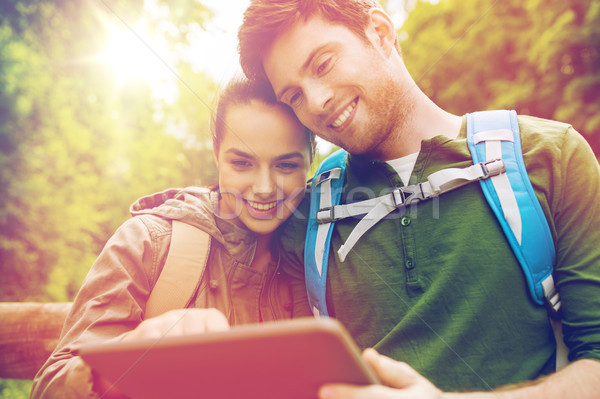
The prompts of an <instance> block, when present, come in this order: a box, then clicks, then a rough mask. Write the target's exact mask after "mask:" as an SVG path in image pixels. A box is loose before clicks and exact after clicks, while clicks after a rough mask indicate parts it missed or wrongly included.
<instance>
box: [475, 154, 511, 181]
mask: <svg viewBox="0 0 600 399" xmlns="http://www.w3.org/2000/svg"><path fill="white" fill-rule="evenodd" d="M479 165H481V170H482V171H483V179H487V178H488V177H492V176H497V175H499V174H502V173H505V172H506V165H505V164H504V160H503V159H501V158H498V159H493V160H491V161H487V162H480V163H479Z"/></svg>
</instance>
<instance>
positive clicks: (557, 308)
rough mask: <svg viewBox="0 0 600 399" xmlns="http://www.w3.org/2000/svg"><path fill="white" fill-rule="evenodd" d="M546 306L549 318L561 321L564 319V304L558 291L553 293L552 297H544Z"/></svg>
mask: <svg viewBox="0 0 600 399" xmlns="http://www.w3.org/2000/svg"><path fill="white" fill-rule="evenodd" d="M544 306H545V307H546V310H547V312H548V316H549V317H550V318H551V319H553V320H560V319H561V317H562V303H561V301H560V295H558V291H554V292H552V295H551V296H549V297H548V296H545V297H544Z"/></svg>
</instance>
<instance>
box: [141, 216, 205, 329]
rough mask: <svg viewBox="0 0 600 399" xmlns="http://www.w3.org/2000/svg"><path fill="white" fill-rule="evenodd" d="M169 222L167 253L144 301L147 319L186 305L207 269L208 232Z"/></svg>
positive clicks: (175, 221) (180, 223)
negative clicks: (170, 232) (163, 263)
mask: <svg viewBox="0 0 600 399" xmlns="http://www.w3.org/2000/svg"><path fill="white" fill-rule="evenodd" d="M172 225H173V232H172V234H171V245H170V247H169V253H168V254H167V259H166V261H165V265H164V267H163V270H162V272H161V273H160V276H159V277H158V280H157V281H156V284H155V285H154V288H153V289H152V292H151V293H150V297H149V298H148V301H147V302H146V312H145V315H144V318H146V319H148V318H150V317H154V316H158V315H161V314H163V313H165V312H167V311H169V310H173V309H182V308H185V307H186V306H187V304H188V303H189V301H190V300H191V299H192V296H193V295H194V292H195V290H196V287H197V286H198V283H199V281H200V279H201V278H202V274H203V273H204V269H205V268H206V261H207V259H208V253H209V251H210V235H209V234H208V233H206V232H205V231H203V230H200V229H199V228H197V227H194V226H191V225H189V224H186V223H183V222H180V221H178V220H173V221H172Z"/></svg>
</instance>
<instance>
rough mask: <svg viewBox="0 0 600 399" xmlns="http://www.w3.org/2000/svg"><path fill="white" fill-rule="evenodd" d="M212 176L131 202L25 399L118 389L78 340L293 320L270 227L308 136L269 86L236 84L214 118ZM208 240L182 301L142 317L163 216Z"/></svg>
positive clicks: (161, 251) (297, 173)
mask: <svg viewBox="0 0 600 399" xmlns="http://www.w3.org/2000/svg"><path fill="white" fill-rule="evenodd" d="M213 122H214V123H213V127H214V129H213V131H214V132H213V147H214V156H215V160H216V163H217V168H218V171H219V183H218V185H217V186H215V187H212V188H210V189H202V188H190V189H185V190H167V191H165V192H162V193H158V194H154V195H151V196H149V197H144V198H142V199H140V200H138V201H137V202H136V203H134V204H133V205H132V207H131V213H132V215H133V216H134V217H133V218H132V219H130V220H129V221H127V222H126V223H124V224H123V225H122V226H121V227H120V228H119V229H118V230H117V232H116V233H115V234H114V235H113V237H111V239H110V240H109V241H108V242H107V244H106V246H105V248H104V249H103V251H102V252H101V254H100V256H99V257H98V259H97V261H96V262H95V263H94V265H93V267H92V269H91V270H90V273H89V274H88V276H87V277H86V279H85V281H84V283H83V286H82V288H81V290H80V292H79V294H78V295H77V297H76V299H75V301H74V304H73V309H72V310H71V313H70V314H69V316H68V317H67V320H66V322H65V327H64V328H63V332H62V334H61V339H60V342H59V344H58V347H57V348H56V349H55V351H54V353H53V354H52V356H51V357H50V359H49V360H48V361H47V362H46V364H45V365H44V366H43V367H42V369H41V370H40V371H39V372H38V374H37V376H36V378H35V380H34V385H33V389H32V397H35V398H37V397H61V398H65V397H94V396H96V395H99V394H102V395H103V397H112V396H114V394H115V392H114V389H109V392H108V395H104V394H105V393H106V390H107V388H109V387H110V385H108V384H107V383H106V382H105V381H103V380H102V379H101V378H100V377H98V376H93V374H92V371H91V370H90V368H89V366H87V365H86V364H85V363H84V362H83V360H81V359H80V358H79V357H77V356H74V355H73V350H74V348H75V347H77V346H78V345H81V344H82V343H85V342H91V341H99V340H112V339H117V340H127V339H133V338H138V337H157V336H163V335H166V334H187V333H197V332H203V331H214V330H220V329H225V328H228V325H234V324H242V323H253V322H260V321H270V320H275V319H282V318H290V317H292V316H308V315H310V314H311V313H310V310H309V309H308V305H307V307H306V313H305V314H302V315H292V314H291V309H292V308H293V307H292V306H291V301H292V299H293V298H292V297H291V289H290V287H289V285H288V284H287V281H286V279H285V276H284V275H281V274H280V273H279V270H280V265H279V255H278V251H277V248H276V246H275V245H271V243H272V238H273V237H274V231H275V230H276V229H277V227H278V226H279V225H281V224H282V223H283V222H284V221H285V219H287V218H288V217H289V216H290V215H291V213H292V212H293V211H294V210H295V208H296V207H297V206H298V204H299V203H300V201H301V199H302V197H303V195H304V190H305V186H306V175H307V172H308V169H309V166H310V163H311V160H312V154H313V148H314V136H313V135H312V134H311V133H310V132H309V131H308V130H307V129H306V128H305V127H304V126H302V125H301V124H300V122H298V120H297V119H296V117H295V116H294V114H293V112H291V111H290V110H289V109H288V108H287V107H285V106H283V105H281V104H278V103H277V101H276V99H275V98H274V96H273V94H272V91H271V89H270V87H266V86H261V85H260V84H257V83H249V82H246V81H234V82H233V83H231V84H230V85H229V86H228V87H227V88H226V89H225V91H224V92H223V94H222V95H221V97H220V100H219V104H218V107H217V112H216V115H215V119H214V121H213ZM175 219H177V220H179V221H182V222H184V223H186V224H189V225H192V226H194V227H197V228H199V229H201V230H203V231H205V232H207V233H208V234H209V235H210V237H211V238H210V251H209V253H208V260H207V265H206V269H205V271H204V273H203V275H202V278H201V280H200V282H199V284H198V287H197V290H196V292H195V293H194V296H193V299H192V301H191V302H190V305H189V307H190V308H193V309H186V310H183V309H181V310H174V311H170V312H167V313H165V314H162V315H160V316H157V317H154V318H147V319H146V318H145V317H144V316H145V315H144V313H145V310H146V301H147V300H148V297H149V295H150V293H151V291H152V289H153V287H154V285H155V284H156V281H157V279H158V277H159V275H160V273H161V270H162V268H163V266H164V263H165V258H166V256H167V253H168V250H169V245H170V240H171V225H172V224H171V220H175Z"/></svg>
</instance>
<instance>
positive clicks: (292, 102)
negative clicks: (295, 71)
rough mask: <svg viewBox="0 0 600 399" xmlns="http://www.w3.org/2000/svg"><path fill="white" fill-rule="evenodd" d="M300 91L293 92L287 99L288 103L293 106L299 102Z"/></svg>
mask: <svg viewBox="0 0 600 399" xmlns="http://www.w3.org/2000/svg"><path fill="white" fill-rule="evenodd" d="M301 97H302V93H301V92H300V91H297V92H295V93H294V94H293V95H292V96H291V97H290V99H289V104H290V105H291V106H292V107H294V106H296V105H298V104H299V103H300V99H301Z"/></svg>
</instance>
